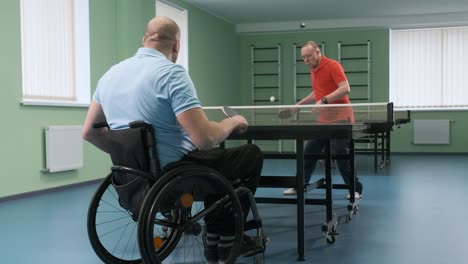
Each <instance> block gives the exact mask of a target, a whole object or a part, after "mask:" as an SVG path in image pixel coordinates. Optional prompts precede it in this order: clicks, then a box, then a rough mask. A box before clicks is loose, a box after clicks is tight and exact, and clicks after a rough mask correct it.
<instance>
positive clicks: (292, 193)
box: [283, 188, 297, 195]
mask: <svg viewBox="0 0 468 264" xmlns="http://www.w3.org/2000/svg"><path fill="white" fill-rule="evenodd" d="M283 194H284V195H296V194H297V191H296V189H295V188H289V189H287V190H285V191H284V192H283Z"/></svg>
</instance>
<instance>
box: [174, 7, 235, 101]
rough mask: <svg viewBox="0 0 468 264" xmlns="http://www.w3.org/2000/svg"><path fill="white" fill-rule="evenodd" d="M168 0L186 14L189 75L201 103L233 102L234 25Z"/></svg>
mask: <svg viewBox="0 0 468 264" xmlns="http://www.w3.org/2000/svg"><path fill="white" fill-rule="evenodd" d="M171 2H172V3H173V4H175V5H177V6H179V7H181V8H184V9H186V10H187V11H188V14H189V15H188V16H189V22H188V27H189V37H188V38H189V74H190V76H191V77H192V80H193V83H194V84H195V87H196V89H197V93H198V97H199V99H200V101H201V103H202V105H204V106H212V105H233V104H237V103H238V102H239V101H240V90H241V88H240V87H239V84H240V80H239V67H240V64H239V62H240V61H239V35H238V34H237V33H236V32H235V26H234V25H233V24H230V23H228V22H226V21H223V20H221V19H219V18H216V17H214V16H212V15H210V14H208V13H206V12H205V11H203V10H200V9H198V8H194V7H192V6H190V5H188V4H186V3H185V2H183V1H176V0H173V1H171Z"/></svg>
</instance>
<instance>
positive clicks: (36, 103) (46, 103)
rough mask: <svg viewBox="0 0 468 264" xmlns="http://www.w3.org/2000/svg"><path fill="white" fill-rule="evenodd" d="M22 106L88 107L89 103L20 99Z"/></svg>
mask: <svg viewBox="0 0 468 264" xmlns="http://www.w3.org/2000/svg"><path fill="white" fill-rule="evenodd" d="M21 104H22V105H23V106H60V107H84V108H88V107H89V103H80V102H65V101H64V102H55V101H29V100H24V101H21Z"/></svg>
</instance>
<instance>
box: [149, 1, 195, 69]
mask: <svg viewBox="0 0 468 264" xmlns="http://www.w3.org/2000/svg"><path fill="white" fill-rule="evenodd" d="M156 16H166V17H169V18H171V19H172V20H174V22H176V24H177V25H178V26H179V28H180V51H179V56H178V58H177V61H176V63H177V64H179V65H182V66H183V67H184V68H185V69H186V70H187V71H188V70H189V58H188V11H187V10H186V9H183V8H181V7H178V6H176V5H174V4H172V3H169V2H166V1H160V0H156Z"/></svg>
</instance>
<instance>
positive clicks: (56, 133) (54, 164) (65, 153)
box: [45, 126, 83, 172]
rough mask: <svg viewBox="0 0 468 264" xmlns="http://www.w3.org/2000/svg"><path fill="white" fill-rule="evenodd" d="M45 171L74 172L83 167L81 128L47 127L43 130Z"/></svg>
mask: <svg viewBox="0 0 468 264" xmlns="http://www.w3.org/2000/svg"><path fill="white" fill-rule="evenodd" d="M45 145H46V170H47V171H49V172H58V171H67V170H76V169H79V168H82V167H83V139H82V138H81V126H49V127H47V128H46V129H45Z"/></svg>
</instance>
